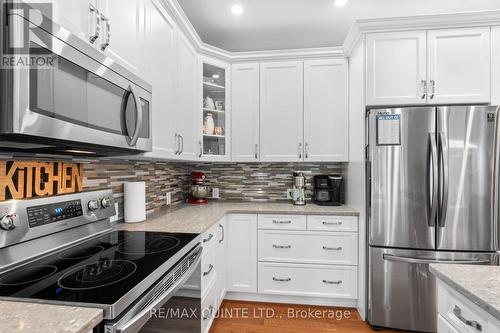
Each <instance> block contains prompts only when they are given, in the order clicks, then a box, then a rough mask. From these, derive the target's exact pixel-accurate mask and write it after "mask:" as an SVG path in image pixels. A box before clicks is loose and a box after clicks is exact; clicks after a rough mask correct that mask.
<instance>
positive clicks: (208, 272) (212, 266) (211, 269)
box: [203, 264, 214, 276]
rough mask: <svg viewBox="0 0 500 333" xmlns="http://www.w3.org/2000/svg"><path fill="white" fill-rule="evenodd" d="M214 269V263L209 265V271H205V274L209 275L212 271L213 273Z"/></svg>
mask: <svg viewBox="0 0 500 333" xmlns="http://www.w3.org/2000/svg"><path fill="white" fill-rule="evenodd" d="M213 269H214V265H212V264H210V265H208V271H206V272H203V276H207V275H209V274H210V273H212V271H213Z"/></svg>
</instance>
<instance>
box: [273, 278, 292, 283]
mask: <svg viewBox="0 0 500 333" xmlns="http://www.w3.org/2000/svg"><path fill="white" fill-rule="evenodd" d="M273 281H276V282H290V281H292V278H284V279H279V278H277V277H273Z"/></svg>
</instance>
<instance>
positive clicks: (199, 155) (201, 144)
mask: <svg viewBox="0 0 500 333" xmlns="http://www.w3.org/2000/svg"><path fill="white" fill-rule="evenodd" d="M198 145H199V146H200V153H199V154H198V157H199V158H201V157H202V156H203V143H202V142H201V140H200V141H198Z"/></svg>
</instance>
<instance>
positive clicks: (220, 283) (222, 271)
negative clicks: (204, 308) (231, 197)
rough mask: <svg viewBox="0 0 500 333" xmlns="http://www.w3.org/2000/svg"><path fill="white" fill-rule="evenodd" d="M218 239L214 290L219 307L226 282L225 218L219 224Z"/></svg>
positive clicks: (224, 292)
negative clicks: (215, 290)
mask: <svg viewBox="0 0 500 333" xmlns="http://www.w3.org/2000/svg"><path fill="white" fill-rule="evenodd" d="M218 227H219V238H218V240H217V242H218V243H217V248H216V267H217V282H216V288H217V292H218V299H219V304H218V305H219V306H220V303H222V300H223V299H224V295H225V294H226V281H227V269H226V267H227V266H226V265H227V264H226V260H227V256H226V252H227V249H226V247H227V236H226V231H227V223H226V218H225V217H224V218H222V219H221V220H220V221H219V223H218Z"/></svg>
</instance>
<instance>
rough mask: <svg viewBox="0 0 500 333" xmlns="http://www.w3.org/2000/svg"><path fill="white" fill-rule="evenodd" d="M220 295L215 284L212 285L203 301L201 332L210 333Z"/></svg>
mask: <svg viewBox="0 0 500 333" xmlns="http://www.w3.org/2000/svg"><path fill="white" fill-rule="evenodd" d="M217 304H218V295H217V288H215V284H212V285H211V286H210V289H209V291H208V293H207V296H206V297H205V298H204V299H203V301H202V302H201V332H202V333H208V331H209V330H210V326H211V325H212V322H213V320H214V317H215V315H216V314H217V310H218V308H217Z"/></svg>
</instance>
